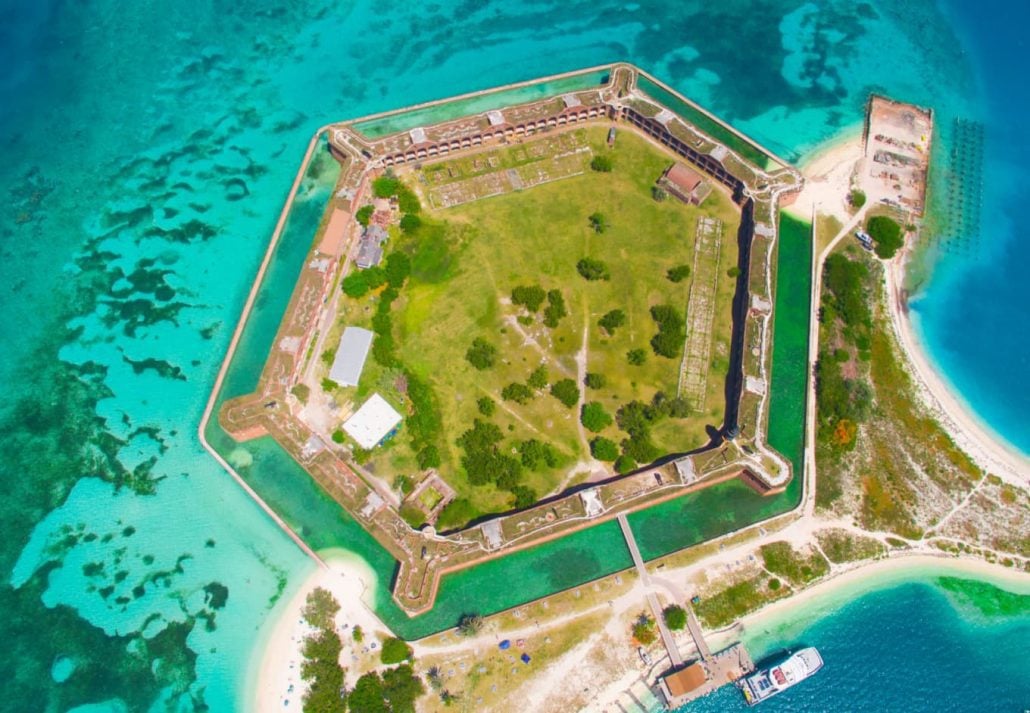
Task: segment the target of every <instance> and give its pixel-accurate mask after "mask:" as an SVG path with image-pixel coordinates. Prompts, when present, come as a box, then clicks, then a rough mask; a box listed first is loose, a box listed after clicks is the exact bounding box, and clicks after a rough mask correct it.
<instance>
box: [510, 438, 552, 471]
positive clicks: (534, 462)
mask: <svg viewBox="0 0 1030 713" xmlns="http://www.w3.org/2000/svg"><path fill="white" fill-rule="evenodd" d="M518 452H519V458H520V459H521V461H522V465H524V466H525V467H526V468H528V469H529V470H537V469H538V468H539V467H540V464H541V463H544V464H546V465H547V466H548V467H549V468H554V467H556V466H557V465H558V452H557V451H555V450H554V446H552V445H550V444H549V443H542V442H540V441H538V440H537V439H535V438H530V439H529V440H528V441H523V442H522V443H520V444H519V445H518Z"/></svg>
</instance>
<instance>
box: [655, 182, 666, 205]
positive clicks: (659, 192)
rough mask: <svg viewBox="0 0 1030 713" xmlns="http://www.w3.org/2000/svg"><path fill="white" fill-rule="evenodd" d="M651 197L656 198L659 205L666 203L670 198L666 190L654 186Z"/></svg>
mask: <svg viewBox="0 0 1030 713" xmlns="http://www.w3.org/2000/svg"><path fill="white" fill-rule="evenodd" d="M651 197H652V198H654V199H655V200H656V201H658V202H659V203H661V202H662V201H664V200H665V199H666V198H668V197H669V194H668V193H666V191H665V189H664V188H662V187H661V186H652V187H651Z"/></svg>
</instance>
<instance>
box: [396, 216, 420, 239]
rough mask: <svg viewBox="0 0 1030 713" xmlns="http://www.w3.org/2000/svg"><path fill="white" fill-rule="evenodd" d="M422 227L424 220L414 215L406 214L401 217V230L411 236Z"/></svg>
mask: <svg viewBox="0 0 1030 713" xmlns="http://www.w3.org/2000/svg"><path fill="white" fill-rule="evenodd" d="M421 227H422V219H421V218H419V217H418V216H417V215H415V214H414V213H405V214H404V215H402V216H401V230H403V231H404V232H405V233H408V234H409V235H410V234H411V233H414V232H415V231H416V230H418V229H419V228H421Z"/></svg>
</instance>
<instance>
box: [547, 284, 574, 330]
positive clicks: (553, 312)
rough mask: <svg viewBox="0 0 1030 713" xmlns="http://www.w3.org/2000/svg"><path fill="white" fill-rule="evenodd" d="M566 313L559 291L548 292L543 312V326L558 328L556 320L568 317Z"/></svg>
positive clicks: (563, 300) (563, 299)
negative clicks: (545, 307)
mask: <svg viewBox="0 0 1030 713" xmlns="http://www.w3.org/2000/svg"><path fill="white" fill-rule="evenodd" d="M568 313H569V312H568V310H567V309H566V308H565V298H564V297H562V294H561V290H548V292H547V309H545V310H544V325H545V326H547V327H550V328H551V329H554V328H555V327H557V326H558V320H560V319H561V318H562V317H565V316H566V315H568Z"/></svg>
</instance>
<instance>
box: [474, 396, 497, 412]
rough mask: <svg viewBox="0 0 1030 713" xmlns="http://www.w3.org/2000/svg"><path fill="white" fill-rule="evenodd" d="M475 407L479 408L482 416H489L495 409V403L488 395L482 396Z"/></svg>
mask: <svg viewBox="0 0 1030 713" xmlns="http://www.w3.org/2000/svg"><path fill="white" fill-rule="evenodd" d="M476 407H477V408H479V413H481V414H483V415H484V416H487V417H490V416H493V415H494V412H495V411H497V404H496V403H495V402H494V400H493V399H492V398H490V397H489V396H484V397H483V398H481V399H479V401H477V402H476Z"/></svg>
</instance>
